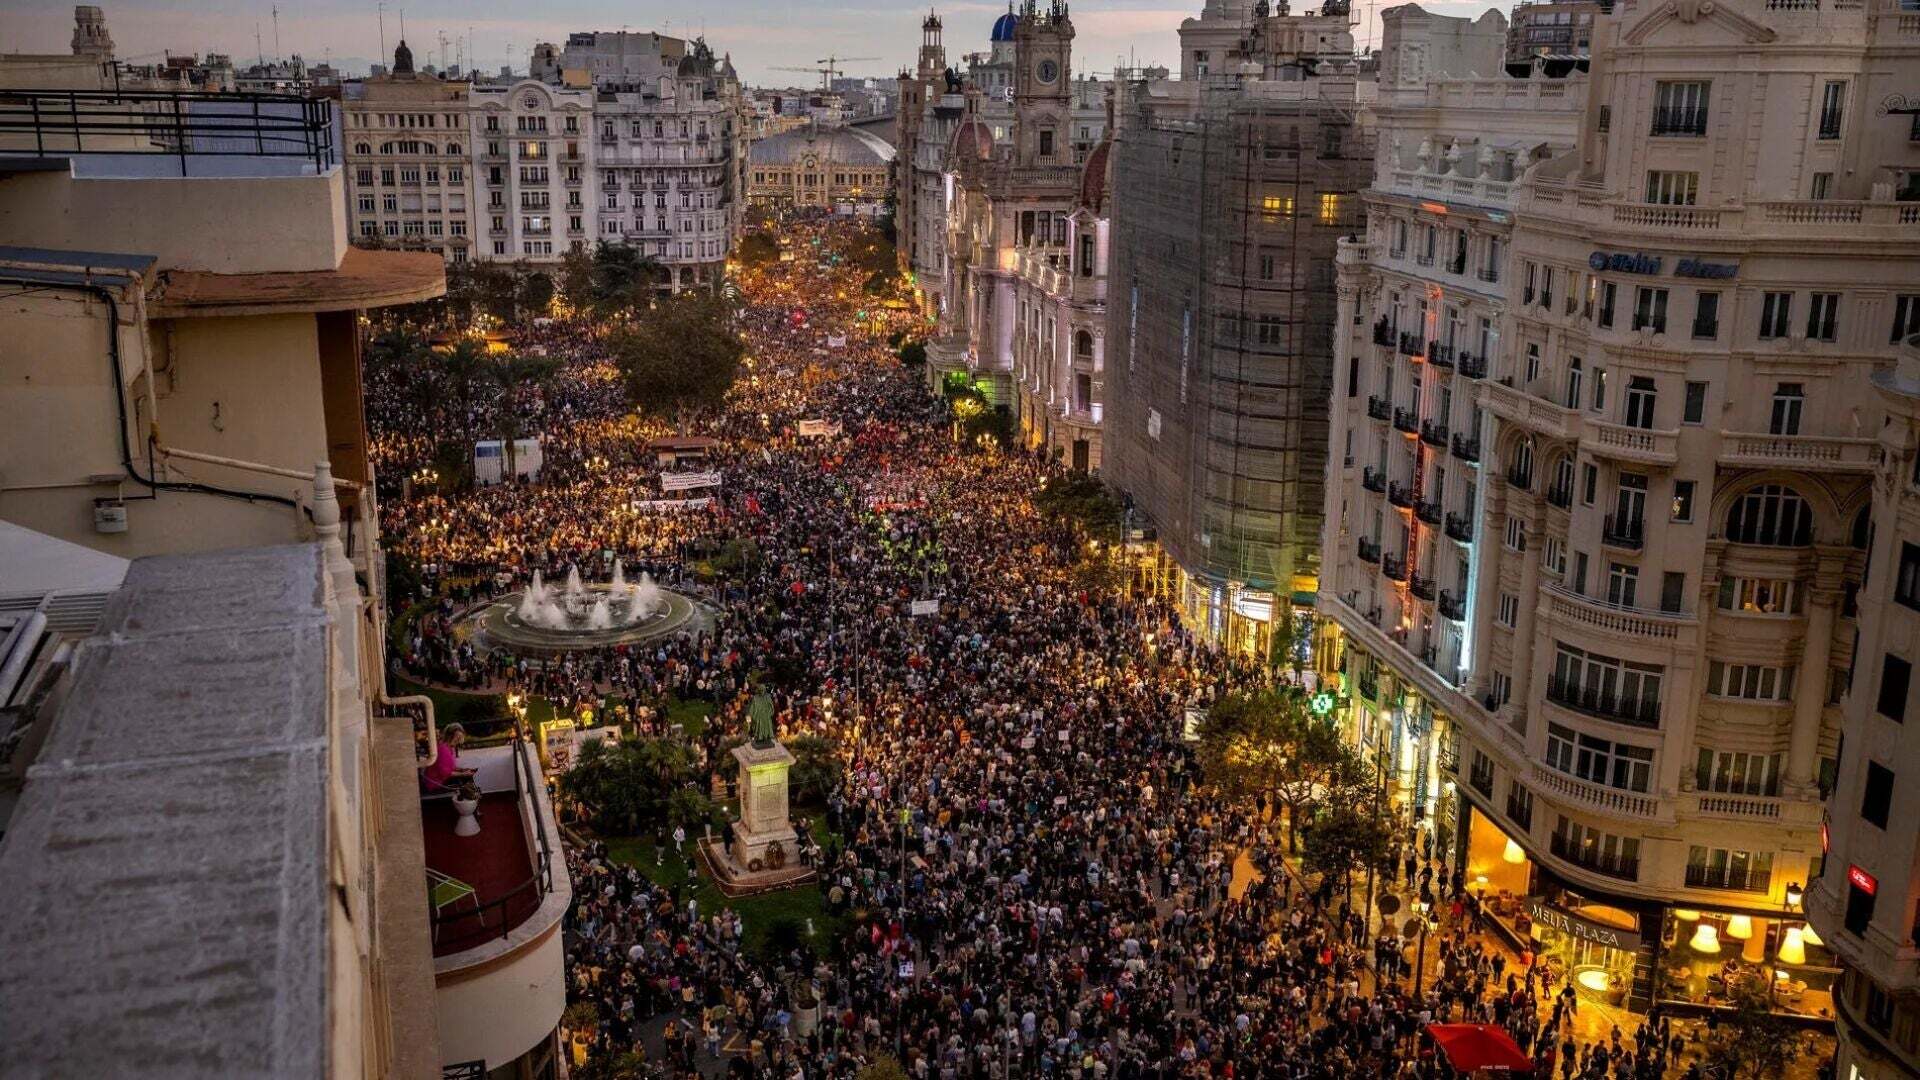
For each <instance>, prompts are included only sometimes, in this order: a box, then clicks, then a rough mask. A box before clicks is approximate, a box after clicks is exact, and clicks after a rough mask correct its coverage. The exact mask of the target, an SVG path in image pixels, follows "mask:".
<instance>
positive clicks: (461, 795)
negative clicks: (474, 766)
mask: <svg viewBox="0 0 1920 1080" xmlns="http://www.w3.org/2000/svg"><path fill="white" fill-rule="evenodd" d="M479 809H480V785H479V784H476V783H474V782H473V778H472V777H468V778H467V779H465V780H462V781H461V782H460V786H459V787H457V788H454V789H453V812H454V813H456V814H459V815H460V819H459V820H458V821H456V822H454V824H453V835H455V836H472V835H474V834H475V833H478V832H479V831H480V821H479V819H478V818H477V817H475V816H474V815H475V814H476V813H477V812H478V811H479Z"/></svg>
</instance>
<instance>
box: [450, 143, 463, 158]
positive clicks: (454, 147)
mask: <svg viewBox="0 0 1920 1080" xmlns="http://www.w3.org/2000/svg"><path fill="white" fill-rule="evenodd" d="M447 156H448V157H459V156H460V144H459V143H457V142H450V143H448V144H447Z"/></svg>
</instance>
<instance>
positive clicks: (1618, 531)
mask: <svg viewBox="0 0 1920 1080" xmlns="http://www.w3.org/2000/svg"><path fill="white" fill-rule="evenodd" d="M1600 542H1601V543H1603V544H1605V545H1607V546H1608V547H1614V548H1620V549H1621V550H1623V551H1639V550H1640V549H1641V548H1644V547H1646V546H1647V523H1646V519H1644V518H1623V517H1619V516H1617V515H1614V514H1608V515H1607V519H1606V521H1605V522H1604V523H1603V524H1602V525H1601V526H1600Z"/></svg>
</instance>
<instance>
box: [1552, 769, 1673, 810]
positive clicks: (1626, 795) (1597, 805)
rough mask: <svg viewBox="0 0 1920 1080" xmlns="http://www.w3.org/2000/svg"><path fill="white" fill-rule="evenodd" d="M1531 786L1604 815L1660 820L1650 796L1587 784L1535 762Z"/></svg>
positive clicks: (1657, 801)
mask: <svg viewBox="0 0 1920 1080" xmlns="http://www.w3.org/2000/svg"><path fill="white" fill-rule="evenodd" d="M1533 782H1534V785H1535V786H1536V787H1538V788H1540V789H1542V790H1545V791H1548V792H1551V793H1552V794H1554V795H1557V796H1559V797H1560V798H1561V799H1564V800H1569V801H1572V802H1576V803H1579V804H1581V805H1582V806H1589V807H1592V808H1594V809H1596V810H1602V811H1605V812H1607V813H1611V814H1619V815H1623V816H1626V817H1637V818H1650V817H1658V816H1660V800H1659V799H1657V798H1654V797H1653V796H1652V795H1642V794H1640V793H1639V792H1634V791H1621V790H1620V789H1618V788H1610V787H1606V786H1604V785H1601V784H1592V783H1588V782H1587V781H1585V780H1580V779H1576V778H1575V777H1571V776H1568V775H1567V774H1565V773H1562V772H1556V771H1555V770H1553V769H1549V768H1547V767H1546V766H1545V765H1542V764H1540V763H1539V762H1534V764H1533Z"/></svg>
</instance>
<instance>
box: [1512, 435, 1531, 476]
mask: <svg viewBox="0 0 1920 1080" xmlns="http://www.w3.org/2000/svg"><path fill="white" fill-rule="evenodd" d="M1507 482H1508V483H1510V484H1512V485H1513V486H1515V487H1521V488H1530V487H1532V486H1533V440H1532V439H1521V440H1520V441H1519V442H1516V443H1514V444H1513V460H1512V461H1511V462H1510V463H1509V464H1508V466H1507Z"/></svg>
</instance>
